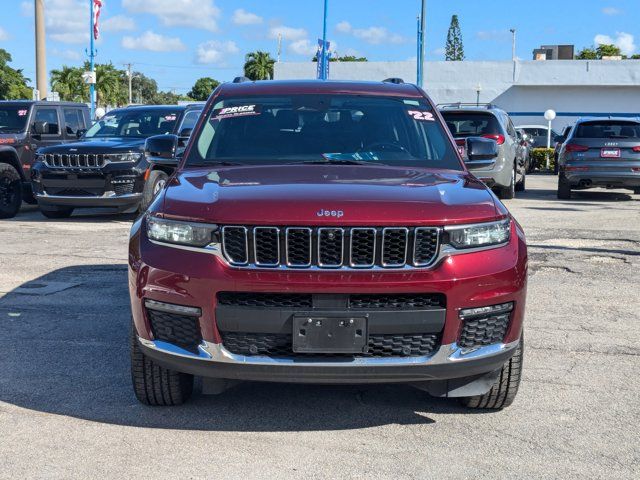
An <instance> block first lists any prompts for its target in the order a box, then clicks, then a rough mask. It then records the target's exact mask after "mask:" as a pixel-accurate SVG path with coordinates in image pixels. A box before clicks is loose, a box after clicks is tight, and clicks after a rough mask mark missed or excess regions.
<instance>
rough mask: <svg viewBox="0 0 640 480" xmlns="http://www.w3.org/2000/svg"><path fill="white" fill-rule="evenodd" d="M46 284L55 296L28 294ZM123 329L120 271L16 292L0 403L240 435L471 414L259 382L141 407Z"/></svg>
mask: <svg viewBox="0 0 640 480" xmlns="http://www.w3.org/2000/svg"><path fill="white" fill-rule="evenodd" d="M34 285H35V286H37V288H33V289H32V288H30V287H32V286H34ZM46 285H53V286H57V288H58V289H60V288H62V289H61V290H57V291H56V289H54V293H50V294H39V293H36V292H42V291H45V292H46V291H47V290H46V289H44V290H43V289H42V286H46ZM65 286H66V288H65ZM18 292H22V293H18ZM30 292H33V293H30ZM129 325H130V313H129V296H128V291H127V268H126V265H124V264H113V265H82V266H73V267H67V268H62V269H59V270H55V271H53V272H51V273H48V274H46V275H44V276H42V277H39V278H34V279H33V280H32V281H30V282H27V283H25V284H22V285H21V286H20V287H19V288H16V289H14V290H12V291H11V292H10V293H8V294H7V295H6V296H4V297H3V298H0V329H2V335H1V336H0V365H2V368H0V400H1V401H2V402H6V403H8V404H11V405H15V406H18V407H21V408H25V409H29V410H34V411H38V412H46V413H50V414H56V415H65V416H71V417H75V418H80V419H85V420H90V421H95V422H104V423H110V424H117V425H127V426H139V427H151V428H162V429H186V430H211V431H247V432H249V431H251V432H266V431H268V432H271V431H273V432H279V431H292V432H293V431H310V430H345V429H356V428H367V427H373V426H379V425H388V424H401V425H412V424H431V423H434V422H435V420H434V419H433V418H432V416H431V415H432V414H434V413H435V414H450V413H472V412H473V411H471V410H466V409H463V408H462V407H460V406H458V404H457V402H455V401H452V400H443V399H435V398H432V397H429V396H428V395H427V394H426V393H424V392H421V391H419V390H416V389H414V388H412V387H410V386H407V385H357V386H322V385H295V384H274V383H259V382H246V383H241V384H238V385H237V386H235V387H234V388H231V389H229V390H227V391H226V392H224V393H222V394H221V395H218V396H204V395H196V396H195V397H194V398H193V399H192V400H191V401H189V402H188V403H186V404H185V405H183V406H180V407H172V408H160V407H146V406H144V405H141V404H140V403H138V401H137V400H136V399H135V397H134V395H133V391H132V388H131V382H130V376H129V375H130V373H129V347H128V335H129Z"/></svg>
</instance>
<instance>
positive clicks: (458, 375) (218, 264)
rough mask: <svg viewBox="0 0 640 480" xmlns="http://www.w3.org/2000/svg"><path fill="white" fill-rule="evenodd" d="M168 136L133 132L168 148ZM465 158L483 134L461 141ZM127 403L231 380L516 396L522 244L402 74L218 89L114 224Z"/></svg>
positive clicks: (468, 401) (182, 396) (170, 398)
mask: <svg viewBox="0 0 640 480" xmlns="http://www.w3.org/2000/svg"><path fill="white" fill-rule="evenodd" d="M177 142H178V139H177V137H175V136H172V135H163V136H157V137H152V138H150V139H148V140H147V145H146V154H147V156H149V157H152V158H151V159H152V160H158V159H159V160H160V161H167V159H170V158H171V157H172V155H174V153H175V151H176V146H177ZM466 142H467V145H466V152H467V157H468V158H469V160H470V161H473V162H474V165H477V164H478V162H482V161H484V162H487V165H490V164H491V163H492V162H493V161H495V157H496V155H497V146H496V143H495V142H494V141H493V140H489V139H486V138H473V137H472V138H468V139H467V140H466ZM129 265H130V271H129V286H130V292H131V306H132V311H133V330H132V337H131V360H132V379H133V386H134V390H135V393H136V396H137V397H138V399H139V400H140V401H141V402H143V403H146V404H151V405H175V404H180V403H182V402H183V401H185V400H186V399H187V398H188V397H189V396H190V395H191V393H192V389H193V381H194V376H201V377H203V390H204V391H205V393H206V392H207V391H209V392H215V391H221V390H222V389H224V387H225V385H227V384H228V382H229V380H254V381H275V382H300V383H326V384H336V383H387V382H404V383H410V384H413V385H415V386H416V387H418V388H421V389H423V390H425V391H427V392H429V393H430V394H432V395H435V396H441V397H459V398H461V399H462V401H463V403H464V404H465V405H467V406H469V407H476V408H502V407H505V406H507V405H509V404H510V403H511V402H512V401H513V399H514V397H515V395H516V392H517V389H518V384H519V380H520V373H521V368H522V352H523V336H522V321H523V317H524V309H525V295H526V283H527V248H526V244H525V238H524V234H523V231H522V229H521V228H520V226H519V225H518V223H517V222H516V221H515V220H514V219H513V217H511V215H510V214H509V212H508V211H507V209H506V208H505V207H504V205H502V203H500V201H499V200H498V199H497V198H496V197H495V195H493V193H491V191H490V190H489V189H488V188H487V187H486V186H485V185H483V184H482V183H481V182H480V181H478V180H477V179H476V178H475V177H474V176H473V175H471V174H470V173H469V172H468V171H467V169H466V168H465V165H464V163H463V162H462V160H461V158H460V156H459V154H458V150H457V148H456V144H455V142H454V140H453V138H452V137H451V135H450V134H449V132H448V130H447V128H446V126H445V125H444V123H443V120H442V117H441V116H440V114H439V113H438V111H437V110H436V109H435V107H434V105H433V103H432V102H431V100H430V99H429V98H428V97H427V96H426V94H425V93H424V92H423V91H422V90H420V89H419V88H417V87H416V86H415V85H409V84H404V83H398V81H397V80H395V81H394V82H393V83H392V82H372V83H365V82H353V83H351V82H327V81H295V82H291V81H268V82H255V83H254V82H246V81H245V82H242V81H239V82H234V83H228V84H223V85H221V86H220V87H219V88H217V89H216V90H215V92H214V93H213V94H212V96H211V98H210V99H209V101H208V103H207V105H206V107H205V109H204V111H203V114H202V116H201V117H200V120H199V122H198V124H197V125H196V127H195V129H194V131H193V135H192V137H191V141H190V142H189V145H188V147H187V149H186V151H185V153H184V155H183V157H182V159H181V160H180V165H179V167H178V169H177V171H176V173H175V174H174V175H173V176H172V177H171V178H170V179H169V181H168V182H167V184H166V186H165V187H164V189H163V190H162V191H161V192H160V193H159V195H158V196H157V198H156V199H155V200H154V202H153V203H152V205H151V206H150V207H149V209H148V211H147V212H146V214H145V215H143V216H142V217H141V218H140V219H138V220H137V221H136V222H135V223H134V225H133V227H132V231H131V241H130V247H129Z"/></svg>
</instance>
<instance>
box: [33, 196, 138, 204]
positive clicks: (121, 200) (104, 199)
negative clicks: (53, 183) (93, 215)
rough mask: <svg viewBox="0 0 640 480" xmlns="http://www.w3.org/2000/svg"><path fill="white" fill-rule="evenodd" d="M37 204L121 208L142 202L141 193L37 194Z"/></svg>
mask: <svg viewBox="0 0 640 480" xmlns="http://www.w3.org/2000/svg"><path fill="white" fill-rule="evenodd" d="M35 197H36V200H38V203H40V204H43V205H64V206H69V207H123V206H129V205H131V206H134V205H136V204H138V203H140V201H141V200H142V193H129V194H125V195H115V194H114V195H109V194H105V195H101V196H99V197H91V196H77V197H75V196H64V195H47V194H42V193H38V194H36V195H35Z"/></svg>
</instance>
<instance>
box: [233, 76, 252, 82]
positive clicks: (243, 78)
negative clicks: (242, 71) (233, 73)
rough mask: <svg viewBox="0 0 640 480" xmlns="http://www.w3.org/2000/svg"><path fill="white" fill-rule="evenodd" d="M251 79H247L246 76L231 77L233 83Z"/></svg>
mask: <svg viewBox="0 0 640 480" xmlns="http://www.w3.org/2000/svg"><path fill="white" fill-rule="evenodd" d="M250 81H251V80H250V79H248V78H247V77H236V78H234V79H233V83H244V82H250Z"/></svg>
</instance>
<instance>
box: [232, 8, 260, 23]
mask: <svg viewBox="0 0 640 480" xmlns="http://www.w3.org/2000/svg"><path fill="white" fill-rule="evenodd" d="M233 23H235V24H236V25H258V24H260V23H262V17H260V16H258V15H256V14H255V13H251V12H247V11H246V10H244V9H243V8H239V9H237V10H236V11H235V12H233Z"/></svg>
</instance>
